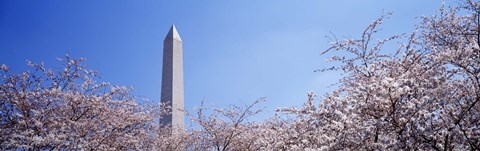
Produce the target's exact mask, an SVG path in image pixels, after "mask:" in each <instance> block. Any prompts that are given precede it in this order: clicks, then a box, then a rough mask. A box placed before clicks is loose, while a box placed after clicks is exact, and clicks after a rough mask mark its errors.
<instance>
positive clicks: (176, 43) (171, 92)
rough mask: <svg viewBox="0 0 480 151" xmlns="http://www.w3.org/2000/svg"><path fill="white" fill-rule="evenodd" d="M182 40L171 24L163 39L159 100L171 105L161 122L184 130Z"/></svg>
mask: <svg viewBox="0 0 480 151" xmlns="http://www.w3.org/2000/svg"><path fill="white" fill-rule="evenodd" d="M182 51H183V50H182V40H181V39H180V36H179V35H178V32H177V29H176V28H175V25H172V27H171V28H170V31H169V32H168V34H167V36H166V37H165V40H164V41H163V68H162V92H161V102H162V103H165V104H166V105H167V106H169V107H171V109H169V113H168V114H167V115H165V116H163V118H162V120H161V122H162V124H164V125H167V126H172V128H173V129H174V130H175V129H178V130H182V131H183V130H184V116H185V115H184V91H183V52H182Z"/></svg>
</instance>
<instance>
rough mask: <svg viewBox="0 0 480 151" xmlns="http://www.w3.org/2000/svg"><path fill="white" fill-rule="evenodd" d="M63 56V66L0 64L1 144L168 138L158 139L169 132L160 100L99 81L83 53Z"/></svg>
mask: <svg viewBox="0 0 480 151" xmlns="http://www.w3.org/2000/svg"><path fill="white" fill-rule="evenodd" d="M61 61H62V63H63V66H64V67H63V68H60V69H58V68H46V67H45V66H44V65H43V64H36V63H32V62H29V63H28V65H29V66H31V67H33V71H32V72H31V71H25V72H22V73H20V74H15V73H10V71H9V68H8V67H7V66H6V65H1V68H0V70H2V71H1V72H3V73H2V74H1V75H0V76H1V77H0V81H1V83H0V111H1V112H0V114H1V119H0V135H1V136H2V137H1V138H0V146H1V148H2V150H5V149H9V150H10V149H11V150H17V149H24V150H77V149H78V150H80V149H81V150H83V149H85V150H87V149H100V150H128V149H141V148H156V147H159V148H162V145H164V144H167V143H165V142H163V143H162V142H158V140H159V138H165V139H164V140H167V139H166V138H171V136H162V134H163V133H161V132H158V131H162V129H159V126H158V121H157V119H158V117H159V116H160V114H161V113H162V108H161V107H160V106H159V105H158V104H154V103H151V102H150V103H149V102H148V101H146V102H144V103H140V102H138V101H137V100H136V99H135V97H134V96H132V95H131V94H130V91H131V89H129V88H126V87H121V86H114V85H110V84H109V83H96V82H95V79H98V78H97V75H98V72H96V71H93V70H87V69H86V66H85V65H83V64H82V62H83V61H84V59H82V58H80V59H71V58H70V57H69V56H68V54H67V55H66V57H65V59H62V60H61ZM158 143H162V144H158ZM177 145H178V144H177ZM170 146H174V145H173V144H171V145H170Z"/></svg>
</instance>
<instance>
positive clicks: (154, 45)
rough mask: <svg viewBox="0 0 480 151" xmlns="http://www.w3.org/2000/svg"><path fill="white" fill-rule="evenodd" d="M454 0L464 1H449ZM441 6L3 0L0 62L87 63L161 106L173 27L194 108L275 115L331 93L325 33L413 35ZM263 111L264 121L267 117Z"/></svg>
mask: <svg viewBox="0 0 480 151" xmlns="http://www.w3.org/2000/svg"><path fill="white" fill-rule="evenodd" d="M448 3H456V2H451V1H447V4H448ZM440 5H441V1H439V0H421V1H419V0H392V1H385V0H383V1H380V0H335V1H333V0H331V1H326V0H304V1H287V0H262V1H259V0H245V1H238V0H224V1H193V0H192V1H184V0H178V1H166V0H155V1H153V0H142V1H133V0H128V1H126V0H103V1H96V0H84V1H73V0H62V1H53V0H43V1H22V0H2V1H0V64H6V65H7V66H9V67H10V68H12V69H13V71H17V72H18V71H23V70H25V69H26V65H25V63H26V60H32V61H36V62H44V63H46V64H47V65H49V66H58V65H59V64H58V61H57V60H56V58H58V57H59V58H61V57H63V55H64V54H65V53H67V52H68V53H69V54H71V56H73V57H77V58H78V57H85V58H87V59H88V60H87V64H88V65H89V67H90V68H91V69H94V70H98V71H100V73H101V75H102V81H109V82H110V83H112V84H116V85H126V86H134V88H135V94H137V95H141V96H144V97H146V98H149V99H152V100H159V98H160V86H161V65H162V60H161V59H162V45H163V39H164V37H165V35H166V34H167V32H168V30H169V28H170V26H171V25H172V24H175V25H176V27H177V29H178V32H179V34H180V36H181V38H182V40H183V49H184V78H185V104H186V109H192V108H193V107H194V106H198V105H199V104H200V101H202V100H204V101H205V102H206V104H215V105H218V106H224V105H226V104H233V103H239V101H242V102H252V101H254V100H255V99H258V98H261V97H267V99H268V101H267V102H266V103H263V104H261V105H262V106H264V107H265V109H266V110H267V112H266V113H265V114H269V115H271V114H273V110H274V109H275V108H277V107H289V106H300V105H302V104H303V103H304V101H305V99H306V94H307V92H315V93H317V94H323V93H326V92H328V91H330V90H332V87H328V86H329V85H331V84H334V83H335V82H336V79H338V78H339V76H340V75H339V74H338V73H334V72H325V73H319V72H314V70H316V69H320V68H323V67H327V66H331V65H332V64H329V63H326V62H325V60H326V58H327V57H328V56H320V52H321V51H323V50H324V49H327V48H328V47H329V45H328V44H329V42H330V41H329V40H328V39H327V38H325V36H331V33H334V34H335V35H336V36H337V37H339V38H342V37H354V38H356V37H359V34H360V33H361V32H362V31H363V29H364V28H365V27H366V26H367V25H368V24H369V23H371V22H372V21H373V20H374V19H376V18H377V17H378V16H380V15H381V14H382V10H384V11H387V12H393V16H391V18H390V19H388V20H386V22H385V24H384V26H383V28H384V31H383V32H382V33H380V35H379V37H378V38H382V37H385V35H390V34H400V33H409V32H410V31H412V29H413V27H414V26H413V25H414V24H415V23H417V22H418V21H419V19H415V17H417V16H422V15H433V14H435V10H436V9H437V8H439V7H440ZM265 114H264V115H265Z"/></svg>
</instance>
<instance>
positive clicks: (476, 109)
mask: <svg viewBox="0 0 480 151" xmlns="http://www.w3.org/2000/svg"><path fill="white" fill-rule="evenodd" d="M479 14H480V3H479V2H475V1H470V0H467V1H462V3H461V4H460V5H459V6H456V7H447V6H442V7H441V8H440V9H439V12H438V14H436V15H434V16H427V17H423V18H422V22H420V23H419V24H418V26H417V30H416V31H414V32H412V33H411V34H409V35H405V34H404V35H394V36H391V37H388V38H386V39H381V40H376V39H374V36H375V34H376V33H378V32H379V26H380V25H381V23H382V22H383V21H384V20H385V19H386V18H388V16H389V15H390V14H385V15H383V16H382V17H380V18H379V19H377V20H375V21H374V22H373V23H372V24H371V25H369V26H368V27H367V28H366V30H365V31H364V32H363V33H362V34H361V37H360V38H359V39H345V40H335V41H333V42H332V44H331V47H330V48H329V49H327V50H326V51H325V52H324V53H328V52H335V54H336V55H335V56H333V57H332V58H331V59H330V61H334V62H339V63H340V65H338V66H333V67H331V68H326V69H323V70H321V71H327V70H340V71H343V72H344V77H343V78H342V79H341V81H340V86H339V88H338V89H337V90H335V91H333V92H331V93H329V94H327V95H326V96H324V97H322V98H321V103H320V105H319V106H317V107H315V106H314V105H312V103H311V102H312V95H311V94H310V95H309V96H310V97H309V100H308V101H307V103H306V104H305V106H304V107H302V108H285V109H282V110H280V111H281V112H284V113H289V114H293V115H297V116H298V117H297V118H295V119H293V120H290V122H291V123H292V124H286V125H285V124H281V125H279V126H277V127H275V128H274V129H277V130H275V131H273V132H274V133H279V134H280V135H285V136H287V137H285V139H283V140H280V141H278V142H277V143H279V144H280V145H279V146H280V147H281V148H286V147H287V148H286V149H291V148H292V146H293V147H297V148H298V147H301V148H303V149H306V148H307V149H308V148H316V149H318V148H325V149H333V150H345V149H346V150H479V149H480V148H479V147H480V141H479V140H480V129H479V126H480V122H479V121H480V120H479V117H480V103H478V102H479V100H480V91H479V90H480V81H479V79H480V47H479V46H480V44H479V42H480V30H479V29H480V23H479V20H480V19H479V18H480V17H479ZM389 41H397V42H400V46H399V48H397V49H393V50H392V49H391V48H390V47H383V46H384V44H385V43H386V42H389ZM337 52H341V53H337ZM344 52H346V53H344ZM338 54H346V55H338ZM297 127H299V128H297ZM278 129H279V130H278ZM282 131H283V132H282ZM276 136H277V137H278V134H277V135H276ZM285 140H287V141H285ZM273 142H275V141H273ZM273 142H272V143H271V144H273ZM292 144H293V145H292ZM288 147H289V148H288Z"/></svg>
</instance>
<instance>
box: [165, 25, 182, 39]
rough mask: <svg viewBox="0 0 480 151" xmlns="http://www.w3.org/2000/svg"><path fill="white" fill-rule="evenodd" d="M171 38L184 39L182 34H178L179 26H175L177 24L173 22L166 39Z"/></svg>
mask: <svg viewBox="0 0 480 151" xmlns="http://www.w3.org/2000/svg"><path fill="white" fill-rule="evenodd" d="M169 38H171V39H176V40H180V41H182V39H181V38H180V35H179V34H178V31H177V28H176V27H175V24H172V27H170V31H168V34H167V37H165V39H169Z"/></svg>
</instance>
